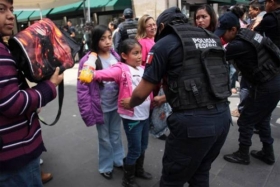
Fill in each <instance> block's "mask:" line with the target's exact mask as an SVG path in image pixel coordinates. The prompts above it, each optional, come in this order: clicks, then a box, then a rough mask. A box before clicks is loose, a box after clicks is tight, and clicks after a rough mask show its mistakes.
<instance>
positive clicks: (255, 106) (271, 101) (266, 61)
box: [215, 12, 280, 165]
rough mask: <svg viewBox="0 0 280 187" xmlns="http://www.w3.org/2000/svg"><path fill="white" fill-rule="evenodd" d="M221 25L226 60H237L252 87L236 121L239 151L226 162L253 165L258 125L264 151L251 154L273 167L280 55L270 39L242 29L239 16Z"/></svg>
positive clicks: (225, 17) (228, 15)
mask: <svg viewBox="0 0 280 187" xmlns="http://www.w3.org/2000/svg"><path fill="white" fill-rule="evenodd" d="M219 22H220V26H219V27H218V28H217V30H216V31H215V34H217V35H218V36H219V37H222V38H223V39H224V40H225V41H226V42H228V45H227V47H226V58H227V60H234V63H235V65H236V66H237V68H238V69H239V70H240V71H241V73H242V76H243V77H245V79H246V80H247V81H248V82H249V83H250V84H251V88H250V91H249V96H248V97H247V98H246V103H245V105H244V108H243V110H242V112H241V115H240V117H239V119H238V121H237V124H238V126H239V139H238V141H239V149H238V150H237V151H236V152H234V153H232V154H228V155H225V156H224V159H225V160H226V161H228V162H232V163H239V164H244V165H248V164H249V163H250V156H249V148H250V146H251V145H252V141H251V138H252V135H253V129H254V127H255V126H256V125H257V126H258V127H259V136H260V140H261V142H262V144H263V148H262V150H261V151H256V150H252V151H251V155H252V156H253V157H255V158H257V159H260V160H261V161H263V162H265V163H267V164H270V165H271V164H273V163H274V162H275V158H274V151H273V138H272V137H271V127H270V120H271V119H270V118H271V113H272V112H273V110H274V109H275V107H276V106H277V104H278V102H279V100H280V75H279V72H280V68H279V62H280V58H279V56H280V55H279V54H280V51H279V49H278V47H277V46H275V45H274V44H273V42H272V41H271V40H270V39H269V38H267V37H262V36H261V35H260V34H258V33H256V32H254V31H251V30H249V29H246V28H244V29H243V28H240V23H239V20H238V18H237V16H236V15H234V14H232V13H230V12H229V13H226V14H224V15H222V16H221V17H220V18H219Z"/></svg>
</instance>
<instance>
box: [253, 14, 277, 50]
mask: <svg viewBox="0 0 280 187" xmlns="http://www.w3.org/2000/svg"><path fill="white" fill-rule="evenodd" d="M277 10H279V9H277ZM254 31H256V32H258V33H260V34H261V35H263V36H266V37H268V38H270V39H271V41H273V42H275V38H277V36H278V35H279V33H280V31H279V28H278V21H277V19H276V18H275V17H274V16H273V15H272V14H265V15H264V17H263V19H262V21H261V22H260V24H259V25H258V26H257V27H255V29H254ZM276 45H277V46H278V47H280V46H279V44H276Z"/></svg>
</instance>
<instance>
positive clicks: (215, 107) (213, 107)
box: [172, 101, 229, 114]
mask: <svg viewBox="0 0 280 187" xmlns="http://www.w3.org/2000/svg"><path fill="white" fill-rule="evenodd" d="M228 106H229V101H226V102H222V103H216V104H209V105H207V106H204V107H199V108H193V109H181V110H178V109H177V110H176V109H172V112H174V113H175V112H176V113H185V114H205V113H207V114H210V113H212V112H213V113H217V111H223V110H224V109H226V108H228Z"/></svg>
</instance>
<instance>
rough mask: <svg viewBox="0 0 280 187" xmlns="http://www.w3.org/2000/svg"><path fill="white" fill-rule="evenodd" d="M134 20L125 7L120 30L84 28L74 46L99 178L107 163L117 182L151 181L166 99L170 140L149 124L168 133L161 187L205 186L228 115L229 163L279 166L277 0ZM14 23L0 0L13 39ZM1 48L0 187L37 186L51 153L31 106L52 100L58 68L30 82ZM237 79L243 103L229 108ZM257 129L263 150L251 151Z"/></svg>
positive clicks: (5, 31)
mask: <svg viewBox="0 0 280 187" xmlns="http://www.w3.org/2000/svg"><path fill="white" fill-rule="evenodd" d="M1 7H2V8H1ZM246 14H248V16H249V17H250V22H248V20H245V15H246ZM133 15H134V14H133V11H132V9H130V8H127V9H125V10H124V12H123V17H124V20H123V22H122V23H120V24H119V25H117V24H116V23H115V22H110V23H109V24H108V25H95V26H94V27H91V26H88V27H86V30H85V33H86V34H85V35H84V37H83V40H82V43H81V45H82V49H83V53H80V55H81V57H80V60H79V73H78V77H77V78H79V74H80V72H81V71H80V70H82V69H83V68H84V65H85V64H86V63H87V62H88V61H92V64H94V71H93V72H92V73H93V78H92V81H91V82H90V83H88V84H87V83H83V82H82V81H81V80H78V82H77V98H78V107H79V111H80V114H81V117H82V119H83V121H84V123H85V124H86V126H88V127H90V126H96V129H97V133H98V162H99V165H98V171H99V173H100V174H101V176H103V177H104V178H106V179H108V180H110V179H111V178H112V176H113V170H114V168H116V169H122V170H123V172H124V174H123V178H122V186H124V187H139V185H138V184H137V181H136V180H135V178H142V179H147V180H149V179H151V178H152V177H153V176H152V175H151V173H149V172H147V171H146V170H145V169H144V161H145V151H146V150H147V148H148V140H149V131H150V130H151V127H153V126H156V125H157V124H152V122H151V121H152V120H151V118H152V115H151V114H152V113H153V112H154V111H155V108H157V107H161V106H163V105H164V104H167V105H168V106H169V107H170V108H171V110H172V112H170V113H169V112H167V111H163V113H161V114H160V117H159V118H160V119H161V120H162V121H164V122H165V124H167V126H168V129H169V131H170V132H169V135H168V136H166V135H165V134H164V132H165V130H166V128H162V131H161V132H157V133H155V131H153V136H154V137H157V138H159V139H163V140H165V149H164V154H163V159H162V166H163V168H162V175H161V179H160V186H161V187H167V186H178V187H179V186H180V187H182V186H184V184H185V183H188V184H189V185H190V186H202V187H207V186H209V171H210V169H211V164H212V163H213V162H214V161H215V159H216V158H217V156H218V155H219V153H220V150H221V148H222V146H223V145H224V143H225V141H226V138H227V134H228V132H229V130H230V125H231V124H232V117H231V115H235V114H236V115H235V116H237V117H239V118H238V121H237V124H238V126H239V139H238V142H239V149H238V150H237V151H236V152H233V153H232V154H227V155H224V159H225V160H226V161H228V162H231V163H238V164H244V165H248V164H250V155H251V156H252V157H254V158H256V159H259V160H261V161H263V162H264V163H266V164H268V165H272V164H274V163H275V157H274V151H273V138H272V136H271V127H270V118H271V114H272V112H273V110H274V109H275V107H276V106H277V104H278V102H279V100H280V49H279V48H280V35H279V33H280V0H253V1H251V2H250V4H249V11H248V12H247V9H246V7H244V6H243V5H238V4H237V5H234V6H232V7H231V8H229V9H228V12H226V13H224V14H223V15H221V16H219V18H217V15H216V13H215V11H214V10H213V8H212V7H211V6H210V5H208V4H204V5H200V6H199V7H198V8H197V10H196V11H195V13H194V24H193V25H191V24H189V23H188V19H187V17H186V15H185V14H183V13H182V12H181V10H180V9H179V8H178V7H171V8H168V9H166V10H165V11H163V12H162V13H161V14H160V15H159V16H158V18H157V19H155V18H153V17H152V16H150V15H148V14H144V15H142V16H141V17H140V19H139V20H136V19H135V18H133ZM14 20H15V17H14V15H13V0H0V35H1V38H2V37H5V36H11V35H12V30H13V25H14V23H13V22H14ZM67 24H68V25H67V26H66V27H65V31H67V32H68V33H69V35H70V37H72V38H74V39H75V37H76V35H75V29H74V28H73V26H72V23H71V21H70V20H69V21H68V23H67ZM167 44H168V45H167ZM0 51H1V53H0V88H1V92H0V186H1V187H2V186H3V187H18V186H26V187H27V186H42V178H41V171H40V155H41V153H42V152H44V151H46V148H45V146H44V143H43V140H42V135H41V128H40V124H39V119H38V114H37V113H38V109H40V108H41V107H44V106H45V105H46V104H47V103H48V102H50V101H52V100H53V99H54V98H55V97H56V89H55V87H56V86H57V85H58V84H59V83H60V82H61V81H62V79H63V74H59V68H57V69H56V71H55V72H54V74H53V75H52V76H51V78H50V79H49V80H45V81H42V82H40V83H38V84H37V85H36V86H34V87H32V88H30V87H29V86H28V84H27V83H26V81H25V78H24V75H23V74H22V73H21V71H19V70H18V67H17V65H16V64H17V62H16V61H15V60H14V58H13V56H12V55H11V53H10V52H9V46H8V45H7V44H6V43H5V42H4V41H3V40H2V39H1V41H0ZM237 75H238V76H237ZM234 77H239V80H238V81H239V83H240V103H239V106H238V108H237V110H236V111H233V112H232V114H231V112H230V109H229V101H228V97H230V96H231V94H232V93H235V91H236V90H235V91H234V90H233V89H234V88H235V85H234V83H235V82H236V80H237V78H234ZM278 86H279V87H278ZM160 90H163V91H164V94H159V92H160ZM121 126H123V128H124V131H125V135H126V138H127V153H125V151H124V146H123V144H122V138H121V130H120V128H121ZM254 132H257V133H258V134H259V137H260V141H261V142H262V145H263V147H262V149H261V150H252V151H251V152H250V146H251V145H252V141H251V138H252V135H253V133H254Z"/></svg>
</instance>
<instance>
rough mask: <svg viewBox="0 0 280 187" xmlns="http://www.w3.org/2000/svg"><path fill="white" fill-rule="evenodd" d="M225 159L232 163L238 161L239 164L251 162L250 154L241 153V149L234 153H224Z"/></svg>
mask: <svg viewBox="0 0 280 187" xmlns="http://www.w3.org/2000/svg"><path fill="white" fill-rule="evenodd" d="M224 159H225V160H226V161H228V162H231V163H237V164H243V165H248V164H250V157H249V155H245V154H241V152H240V151H239V150H238V151H236V152H234V153H232V154H229V155H224Z"/></svg>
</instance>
